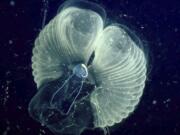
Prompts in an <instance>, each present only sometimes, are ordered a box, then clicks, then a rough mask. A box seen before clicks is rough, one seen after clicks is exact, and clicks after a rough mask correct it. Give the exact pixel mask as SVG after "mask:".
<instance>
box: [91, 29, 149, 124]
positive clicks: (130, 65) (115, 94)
mask: <svg viewBox="0 0 180 135" xmlns="http://www.w3.org/2000/svg"><path fill="white" fill-rule="evenodd" d="M95 44H96V46H97V48H96V55H95V59H94V62H93V64H92V65H93V72H94V78H95V81H96V83H97V87H96V89H95V90H94V91H93V93H92V95H91V102H92V104H93V106H94V110H95V112H96V113H95V117H96V119H95V125H96V127H106V126H112V125H114V124H115V123H119V122H121V121H122V119H124V118H126V117H128V115H129V114H130V113H131V112H132V111H133V110H134V109H135V106H136V105H137V104H138V102H139V100H140V97H141V95H142V93H143V89H144V86H145V80H146V59H145V55H144V53H143V51H142V50H141V49H140V48H139V47H138V46H137V45H136V44H135V42H134V41H133V40H132V39H131V38H130V37H129V35H128V34H127V33H126V32H125V30H123V28H120V27H117V26H108V27H106V28H105V29H104V30H103V32H102V33H101V35H100V36H99V38H98V40H97V41H96V42H95Z"/></svg>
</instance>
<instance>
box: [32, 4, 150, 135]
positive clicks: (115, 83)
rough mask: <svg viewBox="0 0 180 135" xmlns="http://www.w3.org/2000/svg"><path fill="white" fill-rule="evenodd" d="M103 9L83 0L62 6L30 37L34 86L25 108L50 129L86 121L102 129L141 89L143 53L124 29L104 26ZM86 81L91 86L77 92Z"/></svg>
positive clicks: (78, 128) (76, 129)
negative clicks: (33, 92) (91, 85)
mask: <svg viewBox="0 0 180 135" xmlns="http://www.w3.org/2000/svg"><path fill="white" fill-rule="evenodd" d="M88 4H90V6H89V5H88ZM76 5H78V6H76ZM80 5H85V6H83V8H80ZM86 7H91V8H88V9H86ZM92 7H95V8H94V9H95V10H93V8H92ZM98 11H100V12H98ZM103 12H104V10H103V9H101V8H100V7H98V6H97V5H94V4H92V3H89V2H86V3H83V4H82V1H81V4H80V3H78V4H75V5H73V6H71V5H68V6H67V7H66V8H63V9H62V10H61V11H60V12H59V13H58V14H57V15H56V16H55V17H54V18H53V19H52V20H51V21H50V22H49V23H48V24H47V25H46V26H45V28H44V29H43V30H42V31H41V32H40V34H39V36H38V37H37V39H36V40H35V47H34V48H33V56H32V69H33V76H34V80H35V82H36V84H37V88H38V89H40V91H38V92H37V94H36V95H35V96H34V98H33V99H32V101H31V103H30V105H29V112H30V114H31V116H32V117H33V118H34V119H36V120H38V121H39V122H41V123H43V124H44V123H45V125H47V127H48V128H49V129H50V130H51V131H53V132H54V133H74V134H76V135H80V134H81V132H82V131H83V130H84V129H86V128H92V125H93V126H94V127H100V128H104V127H107V126H113V125H114V124H115V123H120V122H121V121H122V120H123V119H124V118H127V117H128V116H129V115H130V113H131V112H133V111H134V109H135V107H136V105H137V104H138V103H139V101H140V98H141V96H142V94H143V89H144V86H145V81H146V72H147V64H146V57H145V54H144V52H143V50H142V49H141V48H140V45H139V44H138V43H137V42H136V41H135V39H134V38H133V37H132V35H131V36H130V35H129V31H130V30H129V31H128V30H127V29H125V28H124V27H123V26H122V25H118V24H116V25H115V24H114V25H113V24H112V25H109V26H106V27H105V26H104V24H105V22H104V21H105V20H104V19H105V17H104V16H102V14H101V13H103ZM135 38H137V37H135ZM92 54H94V55H92ZM92 56H93V57H92ZM90 59H92V60H90ZM89 61H91V62H89ZM88 63H90V64H88ZM74 67H75V68H74ZM74 74H75V75H76V77H74ZM78 77H79V78H78ZM80 80H81V81H80ZM78 81H79V82H78ZM59 82H61V83H59ZM87 82H88V83H87ZM92 83H93V85H94V86H95V88H94V87H93V88H94V89H93V88H92V89H91V90H87V92H86V90H84V91H83V87H84V86H85V85H86V84H92ZM46 84H48V85H46ZM60 84H61V85H60ZM75 84H77V85H75ZM41 86H42V87H41ZM86 87H87V86H86ZM86 87H85V88H86ZM77 91H78V92H77ZM76 92H77V93H78V94H74V93H76ZM83 92H84V93H83ZM81 93H83V94H84V95H83V94H82V95H81ZM73 94H74V95H76V96H74V95H73ZM79 95H81V97H79ZM83 96H84V97H83ZM67 104H69V105H70V107H68V108H69V109H68V111H66V110H67V109H65V107H64V106H66V107H67ZM52 112H53V113H52ZM66 112H68V113H66ZM78 114H80V115H78ZM57 116H59V117H57ZM58 118H59V119H60V120H59V119H58ZM92 121H93V122H92ZM92 123H93V124H92ZM94 127H93V128H94Z"/></svg>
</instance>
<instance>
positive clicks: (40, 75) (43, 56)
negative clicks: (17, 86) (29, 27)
mask: <svg viewBox="0 0 180 135" xmlns="http://www.w3.org/2000/svg"><path fill="white" fill-rule="evenodd" d="M102 29H103V20H102V18H101V17H100V15H98V14H97V13H96V12H94V11H92V10H83V9H79V8H75V7H69V8H67V9H65V10H63V11H62V12H61V13H60V14H58V15H57V16H56V17H55V18H54V19H53V20H51V21H50V23H49V24H48V25H47V26H46V27H45V28H44V29H43V30H42V31H41V33H40V34H39V36H38V38H37V39H36V41H35V47H34V49H33V57H32V69H33V76H34V80H35V82H36V83H37V87H40V86H41V84H43V83H45V82H48V81H50V80H55V79H57V78H59V77H60V76H61V75H62V72H63V70H64V68H67V67H68V66H71V65H73V63H75V62H79V61H84V62H85V63H87V61H88V59H89V57H90V55H91V53H92V51H93V50H94V46H93V42H94V40H95V39H96V37H97V35H98V33H99V32H100V31H102Z"/></svg>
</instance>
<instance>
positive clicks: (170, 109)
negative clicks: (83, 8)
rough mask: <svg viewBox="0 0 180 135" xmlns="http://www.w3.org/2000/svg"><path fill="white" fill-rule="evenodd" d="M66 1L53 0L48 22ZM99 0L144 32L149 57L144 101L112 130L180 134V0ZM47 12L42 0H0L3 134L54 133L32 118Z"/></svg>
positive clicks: (119, 134) (112, 15) (122, 134)
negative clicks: (36, 54) (36, 49)
mask: <svg viewBox="0 0 180 135" xmlns="http://www.w3.org/2000/svg"><path fill="white" fill-rule="evenodd" d="M93 1H95V0H93ZM62 2H63V1H62V0H49V4H48V6H47V9H48V10H47V11H48V12H47V20H46V22H48V21H49V20H50V19H51V18H53V16H55V14H56V12H57V9H58V7H59V5H60V4H61V3H62ZM96 2H97V3H98V4H100V5H102V6H103V7H104V8H105V10H106V11H107V17H108V18H109V19H110V20H113V21H116V22H118V23H123V24H125V25H127V26H128V27H130V28H131V29H133V30H134V31H135V32H136V33H137V34H138V35H139V36H140V38H141V39H142V40H143V41H144V43H146V47H145V49H146V50H145V51H146V52H147V53H148V56H149V58H148V60H149V66H148V67H149V69H148V70H149V74H148V80H147V82H146V88H145V90H144V94H143V97H142V99H141V102H140V103H139V105H138V106H137V109H136V110H135V112H134V113H133V114H132V115H131V116H130V117H128V118H127V119H126V120H124V121H123V122H122V123H120V124H119V125H117V126H116V128H115V129H113V130H112V132H111V135H179V134H180V1H179V0H167V1H165V0H159V1H158V0H136V1H130V0H129V1H128V0H119V1H115V0H114V1H112V0H96ZM43 11H44V8H43V1H40V0H15V1H10V0H1V1H0V135H1V134H2V135H16V134H17V135H51V134H52V133H50V132H49V130H48V129H46V128H45V127H42V126H41V125H40V124H39V123H37V122H36V121H34V120H33V119H31V118H30V117H29V115H28V111H27V107H28V103H29V101H30V99H31V98H32V97H33V95H34V94H35V93H36V85H35V83H34V81H33V77H32V69H31V56H32V48H33V43H34V40H35V38H36V36H37V35H38V33H39V31H40V30H41V25H42V20H43ZM100 133H101V132H99V131H95V132H92V131H86V132H85V133H84V134H89V135H93V134H96V135H98V134H100Z"/></svg>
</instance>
